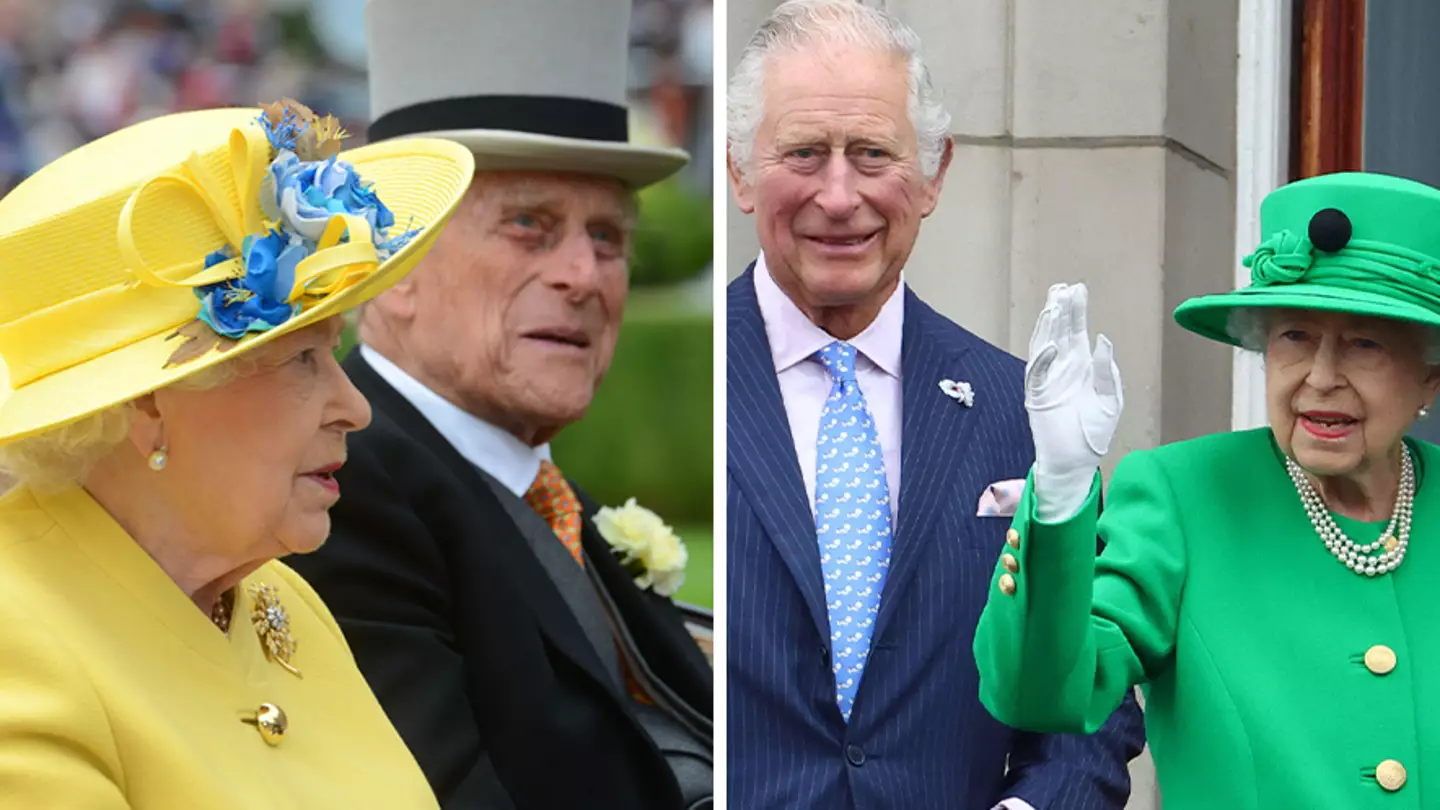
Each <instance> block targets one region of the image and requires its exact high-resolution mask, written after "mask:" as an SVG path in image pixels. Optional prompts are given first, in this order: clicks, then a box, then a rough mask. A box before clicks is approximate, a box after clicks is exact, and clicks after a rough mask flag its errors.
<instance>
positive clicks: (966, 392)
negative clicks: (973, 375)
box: [940, 380, 975, 408]
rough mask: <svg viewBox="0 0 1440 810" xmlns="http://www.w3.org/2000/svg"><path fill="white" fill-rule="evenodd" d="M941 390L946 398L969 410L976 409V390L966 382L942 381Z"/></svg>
mask: <svg viewBox="0 0 1440 810" xmlns="http://www.w3.org/2000/svg"><path fill="white" fill-rule="evenodd" d="M940 390H941V391H944V392H945V396H947V397H950V398H951V399H953V400H955V401H956V402H958V403H960V404H961V405H964V406H965V407H967V408H973V407H975V389H973V388H971V387H970V383H968V382H965V381H964V380H958V381H957V380H941V381H940Z"/></svg>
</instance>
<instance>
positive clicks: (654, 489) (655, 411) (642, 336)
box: [553, 307, 714, 525]
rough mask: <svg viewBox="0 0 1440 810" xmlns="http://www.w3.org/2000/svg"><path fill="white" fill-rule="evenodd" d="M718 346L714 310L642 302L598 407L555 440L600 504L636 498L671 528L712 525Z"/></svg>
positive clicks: (564, 464)
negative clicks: (666, 308)
mask: <svg viewBox="0 0 1440 810" xmlns="http://www.w3.org/2000/svg"><path fill="white" fill-rule="evenodd" d="M636 310H638V311H636ZM713 345H714V341H713V332H712V320H711V317H710V315H709V313H701V314H694V313H684V314H681V313H675V312H674V311H673V310H671V311H669V312H664V311H661V312H655V311H653V310H651V311H646V308H642V307H636V308H635V309H634V310H632V314H629V315H627V316H626V320H625V324H624V326H623V327H622V328H621V330H620V342H619V345H618V346H617V347H616V349H615V361H614V363H612V364H611V366H610V373H609V374H608V375H607V376H606V378H605V382H604V383H603V384H602V385H601V386H600V391H599V392H598V393H597V394H596V396H595V401H594V403H593V404H592V405H591V406H590V411H589V412H588V413H587V414H586V415H585V418H584V419H582V420H580V421H579V422H577V423H576V424H574V425H571V426H570V427H568V428H566V429H565V430H564V431H563V432H562V433H561V434H560V435H559V436H557V437H556V439H555V441H554V445H553V452H554V455H555V462H556V463H557V464H559V465H560V468H561V469H563V470H565V473H566V475H568V476H569V477H571V478H572V479H574V480H575V481H577V482H579V484H580V485H581V486H582V487H584V488H585V490H586V491H587V492H588V493H589V494H590V495H591V497H593V498H595V499H597V500H598V501H600V503H602V504H605V505H619V504H621V503H624V502H625V499H627V498H635V499H636V500H637V501H639V502H640V504H641V505H642V506H645V507H648V508H650V509H653V510H654V511H655V512H657V513H659V515H660V516H661V517H662V518H663V519H664V520H665V522H666V523H669V524H671V525H675V524H678V523H700V524H703V525H709V523H710V519H711V514H712V511H713V510H712V506H713V500H714V495H713V493H714V489H713V484H712V480H713V476H714V472H713V465H712V462H713V460H714V438H713V435H714V434H713V428H712V424H713V421H714V420H713V419H712V415H713V408H714V405H713V404H712V399H711V397H712V395H713V393H714V386H713V377H712V374H711V368H712V367H713V365H714V363H713V360H712V351H711V349H712V346H713Z"/></svg>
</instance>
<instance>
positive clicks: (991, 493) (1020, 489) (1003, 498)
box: [975, 478, 1025, 517]
mask: <svg viewBox="0 0 1440 810" xmlns="http://www.w3.org/2000/svg"><path fill="white" fill-rule="evenodd" d="M1024 492H1025V479H1024V478H1014V479H1011V480H1009V481H996V482H995V483H993V484H991V485H990V486H988V487H986V488H985V492H984V493H982V494H981V495H980V507H979V508H978V509H977V510H976V511H975V516H976V517H1014V515H1015V508H1016V507H1018V506H1019V505H1020V496H1021V495H1022V494H1024Z"/></svg>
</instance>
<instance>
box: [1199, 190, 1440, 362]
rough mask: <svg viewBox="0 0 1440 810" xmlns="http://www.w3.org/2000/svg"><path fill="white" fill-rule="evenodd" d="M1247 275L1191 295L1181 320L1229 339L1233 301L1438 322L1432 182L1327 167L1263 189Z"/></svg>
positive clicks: (1438, 205)
mask: <svg viewBox="0 0 1440 810" xmlns="http://www.w3.org/2000/svg"><path fill="white" fill-rule="evenodd" d="M1260 232H1261V233H1262V234H1263V235H1264V236H1263V240H1262V241H1261V243H1260V244H1259V245H1258V246H1257V247H1256V248H1255V250H1254V252H1252V253H1251V254H1250V255H1249V256H1247V257H1245V261H1244V265H1245V266H1246V267H1248V268H1249V269H1250V284H1249V286H1247V287H1244V288H1242V289H1239V290H1233V291H1231V292H1225V293H1219V294H1217V295H1205V296H1201V297H1199V298H1192V299H1190V300H1188V301H1186V302H1184V303H1183V304H1181V305H1180V306H1179V307H1178V308H1177V309H1176V310H1175V320H1176V322H1177V323H1179V324H1180V325H1181V326H1183V327H1185V328H1186V329H1189V330H1190V331H1192V332H1195V333H1196V334H1199V335H1203V336H1204V337H1207V338H1210V339H1212V340H1218V341H1221V342H1223V343H1229V344H1231V345H1235V344H1236V343H1237V340H1236V338H1235V337H1234V336H1232V335H1231V334H1230V332H1229V323H1230V314H1231V313H1232V312H1234V311H1235V310H1236V309H1239V308H1266V309H1309V310H1323V311H1328V312H1347V313H1351V314H1354V315H1368V316H1374V317H1380V318H1391V319H1397V320H1403V321H1411V322H1414V323H1421V324H1425V325H1427V326H1432V327H1436V328H1440V190H1436V189H1434V188H1431V187H1430V186H1427V185H1425V184H1424V183H1417V182H1415V181H1413V180H1406V179H1404V178H1400V177H1391V176H1389V175H1383V174H1374V173H1369V172H1345V173H1340V174H1327V175H1322V176H1320V177H1312V178H1309V179H1306V180H1300V181H1298V182H1295V183H1290V184H1289V185H1286V186H1282V187H1280V188H1278V189H1276V190H1275V191H1273V192H1271V193H1270V195H1268V196H1267V197H1266V198H1265V201H1264V202H1263V203H1261V205H1260Z"/></svg>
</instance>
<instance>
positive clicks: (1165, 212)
mask: <svg viewBox="0 0 1440 810" xmlns="http://www.w3.org/2000/svg"><path fill="white" fill-rule="evenodd" d="M866 2H867V3H870V4H877V5H883V6H884V7H886V8H887V9H888V10H890V11H892V12H893V13H895V14H896V15H898V16H899V17H900V18H901V19H904V20H905V21H906V22H908V23H909V24H910V25H911V26H912V27H913V28H914V29H915V30H916V31H918V32H919V33H920V36H921V38H922V40H923V41H924V46H925V55H926V61H927V62H928V64H929V65H930V70H931V74H932V77H933V78H934V80H935V81H936V83H937V84H938V85H939V87H940V89H941V90H942V91H943V93H944V98H945V102H946V106H947V107H948V109H949V110H950V113H951V115H952V116H953V118H954V124H953V127H954V132H953V137H954V140H955V157H954V160H953V162H952V164H951V168H950V172H949V175H948V179H947V181H946V184H945V189H944V192H943V193H942V195H941V203H940V206H939V208H938V209H937V210H936V212H935V214H934V215H933V216H932V217H931V218H930V219H929V220H928V221H927V222H926V223H925V224H924V226H923V227H922V229H921V234H920V241H919V244H918V245H917V246H916V249H915V252H914V254H912V256H911V259H910V262H909V265H908V266H907V267H906V269H905V277H906V280H907V282H908V283H909V284H910V285H911V286H912V287H913V288H914V289H915V290H916V291H917V292H918V293H919V294H920V295H921V296H922V297H923V298H925V299H926V300H927V301H929V302H930V303H931V304H932V305H934V306H935V307H936V308H937V309H939V310H940V311H941V312H943V313H945V314H947V315H948V316H950V317H951V318H953V319H955V320H956V321H957V322H959V323H960V324H962V325H964V326H965V327H967V328H969V329H970V330H971V331H973V332H975V333H977V334H979V335H980V336H981V337H983V338H985V339H987V340H989V341H991V342H993V343H995V344H997V345H999V346H1001V347H1003V348H1006V349H1007V350H1009V351H1011V352H1013V353H1015V354H1017V355H1019V356H1021V357H1023V356H1024V355H1025V352H1026V349H1027V344H1028V342H1029V336H1030V331H1031V328H1032V326H1033V324H1034V321H1035V316H1036V315H1037V314H1038V313H1039V311H1040V308H1041V306H1042V305H1043V303H1044V300H1045V291H1046V289H1047V288H1048V287H1049V285H1051V284H1053V283H1056V282H1060V281H1076V280H1083V281H1085V282H1086V283H1087V284H1088V285H1089V287H1090V326H1091V331H1092V332H1104V333H1105V334H1107V335H1109V336H1110V338H1111V340H1113V341H1114V342H1115V345H1116V350H1117V357H1118V360H1119V363H1120V368H1121V372H1122V375H1123V378H1124V382H1125V415H1124V418H1123V421H1122V424H1121V426H1120V432H1119V435H1118V436H1117V441H1116V445H1115V447H1114V448H1113V450H1112V452H1111V455H1110V458H1109V459H1108V460H1107V470H1108V469H1109V468H1112V467H1113V465H1114V463H1115V461H1116V460H1118V459H1119V458H1120V457H1121V456H1123V455H1124V454H1125V453H1126V452H1128V451H1129V450H1132V449H1137V448H1146V447H1153V446H1155V445H1157V444H1161V443H1164V442H1170V441H1176V440H1180V439H1185V438H1190V437H1193V436H1198V435H1202V434H1206V433H1213V432H1218V431H1224V430H1228V429H1229V427H1230V415H1231V396H1230V392H1231V360H1232V352H1231V350H1229V349H1228V348H1226V347H1224V346H1220V345H1218V344H1212V343H1210V342H1208V341H1205V340H1203V339H1201V338H1199V337H1196V336H1193V335H1190V334H1189V333H1188V332H1185V331H1183V330H1181V329H1180V328H1179V327H1178V326H1176V325H1175V324H1174V321H1173V320H1172V319H1171V316H1170V313H1171V311H1172V310H1173V309H1174V308H1175V306H1176V305H1178V304H1179V303H1180V302H1181V301H1183V300H1184V299H1186V298H1188V297H1190V296H1192V295H1196V294H1200V293H1207V292H1219V291H1222V290H1227V289H1231V288H1232V287H1233V279H1234V278H1235V272H1234V267H1233V264H1234V241H1233V230H1234V221H1235V220H1234V199H1235V185H1234V180H1233V173H1234V167H1235V110H1236V89H1235V64H1236V31H1237V22H1238V21H1237V8H1236V0H1089V2H1084V3H1077V2H1074V0H866ZM775 5H776V3H775V2H774V1H773V0H731V2H730V3H729V5H728V18H727V20H726V30H727V32H728V36H729V41H728V44H727V51H728V52H729V55H730V60H731V61H730V64H732V65H733V64H734V63H735V61H736V59H737V58H738V55H739V53H740V50H741V48H743V47H744V45H745V42H746V41H747V40H748V38H749V36H750V34H751V33H752V32H753V31H754V30H755V27H756V26H757V25H758V24H759V23H760V21H761V20H763V19H764V17H765V15H766V14H768V13H769V11H770V10H771V9H773V8H774V6H775ZM727 231H728V234H727V235H728V240H729V241H728V252H729V264H730V267H727V268H726V271H727V273H728V274H729V277H732V278H733V277H734V276H735V275H737V274H738V273H739V272H740V271H741V270H743V269H744V266H745V264H746V263H748V262H749V260H750V259H751V258H752V257H753V256H754V254H755V252H756V251H757V249H758V246H757V244H756V241H755V236H754V231H753V223H752V222H751V221H750V219H749V218H748V217H745V216H743V215H741V214H740V213H739V212H738V211H737V210H736V209H735V208H734V205H733V203H730V208H729V217H728V220H727ZM1132 772H1133V773H1134V776H1135V789H1134V792H1133V799H1132V801H1131V804H1130V807H1132V808H1145V809H1146V810H1149V808H1154V807H1158V804H1159V803H1158V797H1157V794H1156V790H1155V785H1154V775H1153V767H1152V766H1151V764H1150V762H1149V758H1148V755H1147V756H1146V757H1143V758H1142V759H1141V760H1138V761H1137V762H1136V763H1135V766H1134V767H1133V768H1132Z"/></svg>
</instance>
